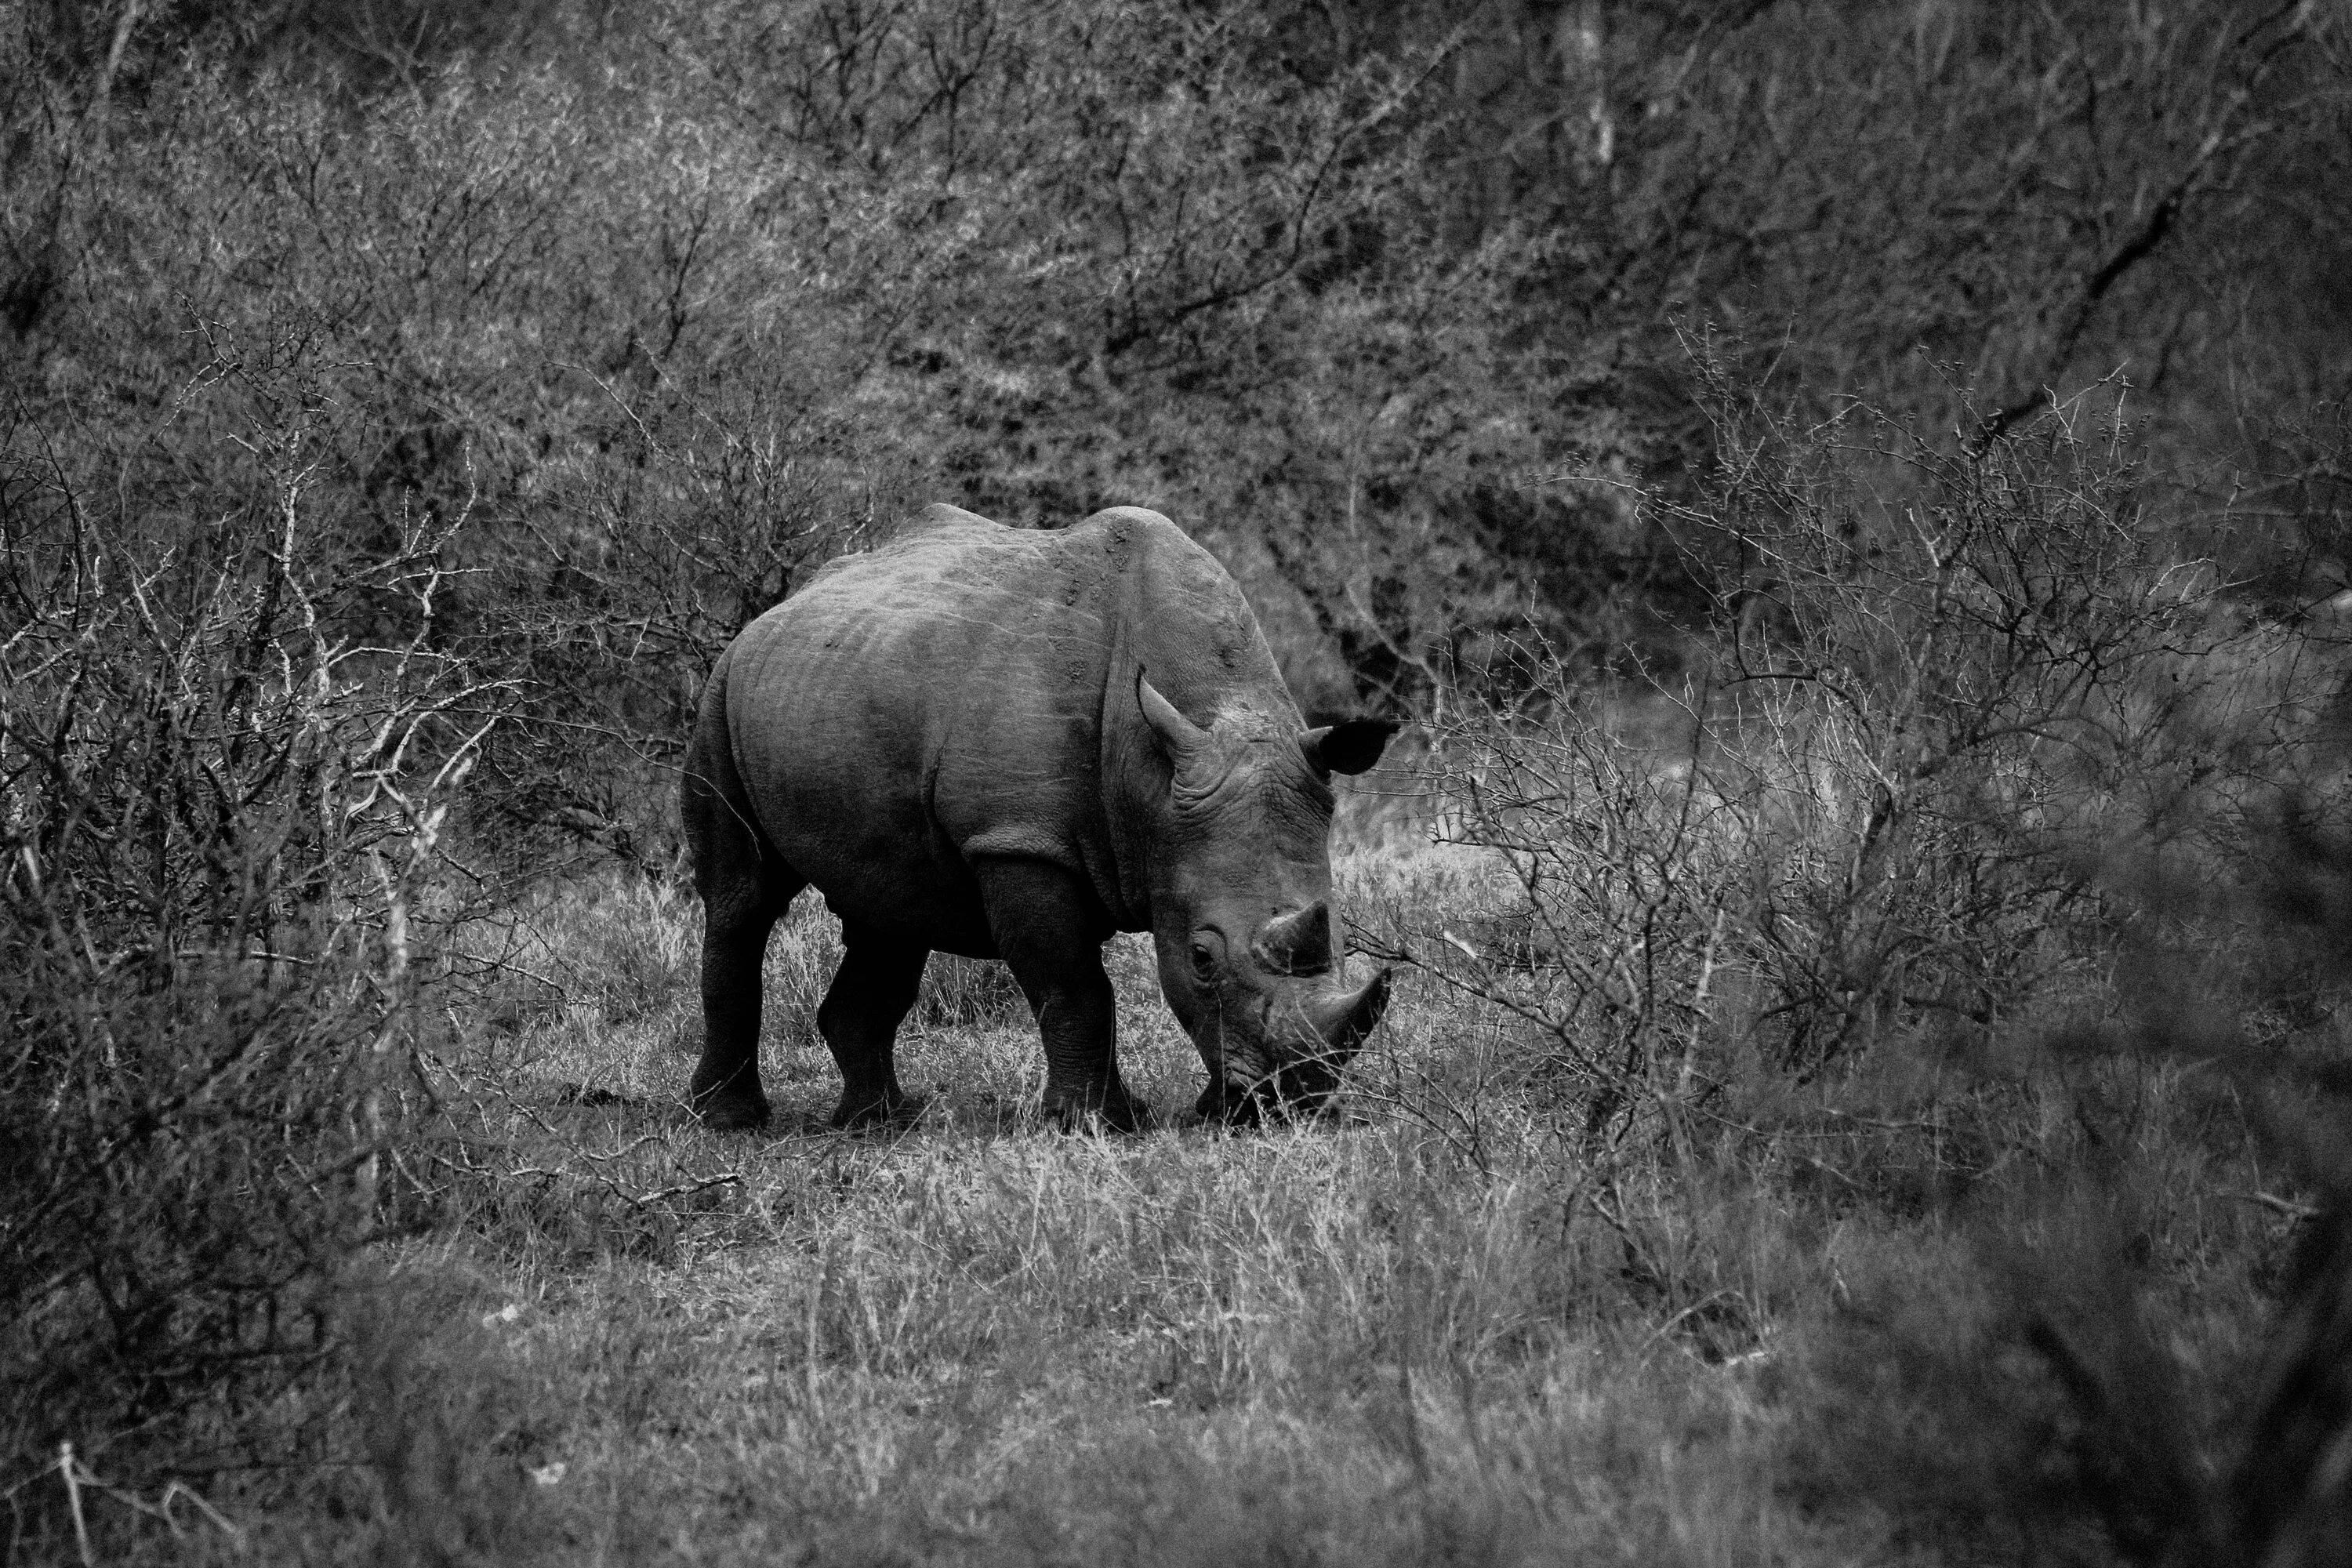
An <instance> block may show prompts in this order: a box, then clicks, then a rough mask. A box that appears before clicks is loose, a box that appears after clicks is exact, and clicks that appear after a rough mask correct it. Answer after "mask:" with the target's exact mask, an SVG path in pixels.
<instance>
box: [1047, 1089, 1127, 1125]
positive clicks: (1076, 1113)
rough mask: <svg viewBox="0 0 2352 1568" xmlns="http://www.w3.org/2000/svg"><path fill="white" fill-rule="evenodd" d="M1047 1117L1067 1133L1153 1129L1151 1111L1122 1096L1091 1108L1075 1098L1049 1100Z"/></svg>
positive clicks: (1091, 1105) (1092, 1104)
mask: <svg viewBox="0 0 2352 1568" xmlns="http://www.w3.org/2000/svg"><path fill="white" fill-rule="evenodd" d="M1045 1114H1046V1116H1047V1117H1048V1118H1049V1119H1050V1120H1051V1121H1053V1123H1054V1125H1055V1127H1057V1128H1059V1129H1060V1130H1061V1131H1064V1132H1143V1131H1150V1127H1151V1108H1150V1106H1148V1105H1146V1104H1144V1103H1143V1101H1141V1100H1129V1099H1127V1098H1126V1097H1125V1096H1121V1097H1120V1098H1118V1099H1117V1100H1097V1101H1095V1102H1093V1103H1091V1104H1089V1103H1087V1101H1085V1100H1079V1099H1078V1098H1076V1096H1071V1097H1068V1098H1066V1099H1056V1100H1049V1101H1047V1102H1046V1105H1045Z"/></svg>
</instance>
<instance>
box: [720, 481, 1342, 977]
mask: <svg viewBox="0 0 2352 1568" xmlns="http://www.w3.org/2000/svg"><path fill="white" fill-rule="evenodd" d="M727 665H728V668H727V676H726V679H727V688H726V721H727V725H728V739H729V745H730V751H731V753H732V755H733V759H734V762H735V766H736V771H737V773H738V774H739V776H740V778H741V780H742V782H743V784H744V787H745V790H746V792H747V795H748V796H749V799H750V801H751V806H752V810H753V812H754V813H755V815H756V816H758V817H759V819H760V825H761V828H762V829H763V831H764V832H765V833H766V834H767V836H768V837H769V838H770V839H771V840H772V842H773V843H774V845H775V846H776V847H777V849H778V851H779V852H780V853H781V854H782V856H783V858H785V860H786V861H788V862H789V863H791V865H792V866H793V868H795V869H796V870H798V871H799V872H800V873H801V875H803V876H804V877H806V878H807V879H809V880H810V881H811V882H813V883H814V884H815V885H816V887H817V888H818V889H820V890H821V891H822V892H823V893H824V895H825V898H826V900H827V902H828V903H829V904H831V905H832V907H833V908H834V909H835V910H836V911H837V912H839V913H841V914H842V915H843V916H844V917H845V918H848V919H855V920H858V921H865V922H867V923H870V924H874V925H876V926H877V927H879V928H881V929H884V930H887V931H893V932H894V933H896V934H899V935H902V936H905V937H908V938H911V939H914V940H919V941H922V942H927V943H929V945H931V946H934V947H939V948H944V949H947V950H949V951H953V952H977V953H982V954H983V955H984V954H986V953H987V952H990V951H991V946H990V943H989V941H988V937H987V932H986V926H985V921H984V920H983V919H982V915H981V911H980V907H979V895H978V885H977V883H976V881H975V880H974V879H973V878H972V875H971V869H970V862H971V860H972V859H974V858H980V857H983V856H992V855H1002V856H1020V857H1026V858H1037V859H1044V860H1047V861H1051V862H1053V863H1055V864H1058V865H1061V866H1063V867H1065V868H1067V869H1069V870H1071V871H1073V872H1075V873H1078V874H1079V875H1081V876H1083V877H1084V878H1085V879H1086V880H1087V882H1088V883H1089V884H1090V885H1091V886H1092V887H1093V888H1094V889H1095V890H1096V892H1097V897H1098V898H1099V900H1101V902H1102V905H1103V912H1104V914H1105V916H1106V918H1107V919H1108V921H1109V922H1110V923H1112V924H1115V925H1117V926H1119V927H1121V928H1124V929H1130V930H1136V929H1142V928H1143V927H1144V926H1145V925H1147V924H1148V922H1149V919H1150V910H1149V907H1148V900H1147V899H1146V896H1145V889H1144V867H1143V865H1142V860H1141V853H1140V847H1139V842H1138V840H1139V838H1140V837H1142V836H1144V835H1145V834H1147V833H1148V831H1149V823H1148V822H1147V821H1145V820H1144V819H1143V818H1144V816H1146V815H1148V812H1149V809H1150V801H1151V800H1152V799H1153V798H1154V797H1155V792H1156V794H1157V795H1164V793H1165V789H1166V772H1165V764H1164V763H1160V761H1159V759H1158V758H1157V755H1156V753H1155V752H1153V751H1152V750H1151V747H1150V737H1149V735H1148V733H1147V732H1145V731H1144V727H1143V725H1142V722H1141V718H1140V714H1139V712H1137V711H1136V710H1135V700H1134V696H1133V692H1132V685H1133V681H1134V672H1135V670H1136V668H1138V667H1139V666H1140V667H1141V668H1144V669H1145V670H1147V671H1148V672H1149V673H1150V679H1151V680H1152V682H1153V684H1154V685H1155V686H1156V687H1158V688H1159V689H1160V690H1161V692H1162V693H1163V694H1164V695H1166V696H1167V697H1169V699H1170V700H1171V701H1174V702H1175V703H1176V704H1177V705H1178V706H1179V707H1180V708H1181V709H1182V710H1184V711H1186V712H1187V713H1188V714H1190V715H1191V716H1192V717H1193V718H1194V719H1195V720H1196V721H1202V722H1205V721H1208V719H1209V718H1210V717H1211V716H1212V715H1213V714H1214V713H1215V712H1217V711H1218V710H1220V709H1221V708H1226V707H1231V706H1233V705H1234V703H1235V702H1237V701H1239V702H1244V703H1247V704H1249V705H1252V706H1266V705H1269V704H1272V705H1274V706H1276V708H1277V709H1278V710H1287V711H1288V713H1289V714H1290V715H1291V721H1293V722H1295V721H1296V708H1295V707H1294V706H1293V705H1291V703H1290V700H1289V697H1288V693H1287V691H1286V690H1285V689H1283V687H1282V683H1281V679H1280V677H1279V675H1278V674H1276V672H1275V667H1274V662H1273V658H1272V655H1271V653H1270V652H1269V651H1268V650H1267V649H1266V647H1265V639H1264V637H1262V636H1261V635H1260V634H1259V632H1258V628H1257V625H1256V622H1255V618H1254V617H1253V616H1251V615H1250V613H1249V609H1248V606H1247V605H1246V604H1245V603H1244V601H1243V599H1242V597H1241V595H1240V592H1239V590H1238V589H1237V588H1236V587H1235V586H1234V583H1233V581H1232V579H1231V578H1230V577H1229V576H1227V575H1226V574H1225V573H1224V572H1223V568H1221V567H1220V566H1218V565H1217V563H1216V562H1215V560H1214V559H1213V557H1211V556H1210V555H1208V553H1207V552H1205V551H1202V549H1201V548H1200V547H1199V546H1197V545H1195V544H1194V543H1192V541H1190V540H1189V539H1187V538H1185V537H1184V535H1183V534H1182V533H1181V531H1178V530H1177V529H1176V528H1175V526H1174V525H1173V524H1171V523H1170V522H1169V521H1167V520H1166V519H1164V518H1160V517H1159V516H1158V515H1157V514H1155V513H1150V512H1141V511H1137V510H1129V509H1121V510H1117V511H1113V512H1106V513H1100V514H1097V516H1096V517H1094V518H1091V519H1089V520H1087V521H1086V522H1084V523H1082V524H1079V525H1078V526H1076V527H1075V528H1071V529H1067V530H1064V531H1055V532H1033V531H1022V530H1015V529H1009V528H1004V527H1002V526H1000V525H998V524H995V523H992V522H988V521H985V520H982V519H978V518H974V517H971V515H970V514H968V513H956V512H952V511H951V510H950V509H947V508H935V509H933V510H932V511H931V512H929V513H927V514H926V516H925V518H924V520H923V521H922V522H921V523H920V524H919V525H918V526H917V527H915V528H913V529H910V530H909V531H908V532H907V533H906V534H904V535H902V536H901V537H900V538H899V539H898V540H896V541H894V542H891V543H889V544H887V545H886V546H884V547H883V548H881V549H878V550H876V551H873V552H869V553H866V554H864V555H858V556H852V557H847V558H845V559H844V560H842V561H839V562H836V563H834V564H833V565H831V566H829V567H828V568H827V569H826V570H824V572H822V573H819V574H817V575H816V576H815V577H814V578H812V579H811V580H810V581H809V582H808V584H806V585H805V586H804V587H803V589H802V590H801V591H800V592H799V593H798V594H796V595H793V597H792V598H790V599H788V600H786V601H785V602H784V603H783V604H782V605H778V606H776V607H775V608H774V609H772V610H770V611H769V612H768V613H767V614H766V615H764V616H761V617H760V619H759V620H757V621H755V622H754V623H752V625H751V626H750V627H749V628H747V629H746V630H745V631H744V633H743V634H742V636H741V637H740V638H739V639H738V640H737V642H736V644H735V646H734V647H732V648H731V649H730V651H729V653H728V655H727ZM1107 714H1108V716H1109V717H1108V721H1106V715H1107Z"/></svg>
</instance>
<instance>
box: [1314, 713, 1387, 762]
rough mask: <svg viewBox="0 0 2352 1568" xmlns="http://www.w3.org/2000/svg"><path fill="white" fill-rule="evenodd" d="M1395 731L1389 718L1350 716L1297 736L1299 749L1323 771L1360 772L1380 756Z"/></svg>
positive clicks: (1378, 759)
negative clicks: (1344, 720)
mask: <svg viewBox="0 0 2352 1568" xmlns="http://www.w3.org/2000/svg"><path fill="white" fill-rule="evenodd" d="M1396 732H1397V727H1396V725H1395V723H1393V722H1392V721H1390V720H1387V719H1350V720H1349V721H1347V722H1346V723H1344V724H1327V725H1325V726H1324V727H1323V728H1322V729H1320V730H1309V731H1307V732H1306V733H1305V734H1303V735H1301V736H1299V737H1298V749H1299V750H1300V751H1302V752H1306V753H1307V761H1308V762H1310V763H1313V764H1315V766H1316V768H1317V769H1318V770H1319V771H1320V772H1323V773H1362V772H1363V771H1364V770H1365V769H1367V768H1369V767H1370V766H1371V765H1372V764H1373V763H1377V762H1379V761H1380V760H1381V750H1382V749H1383V748H1385V747H1386V746H1387V745H1388V743H1389V737H1390V736H1391V735H1393V734H1395V733H1396Z"/></svg>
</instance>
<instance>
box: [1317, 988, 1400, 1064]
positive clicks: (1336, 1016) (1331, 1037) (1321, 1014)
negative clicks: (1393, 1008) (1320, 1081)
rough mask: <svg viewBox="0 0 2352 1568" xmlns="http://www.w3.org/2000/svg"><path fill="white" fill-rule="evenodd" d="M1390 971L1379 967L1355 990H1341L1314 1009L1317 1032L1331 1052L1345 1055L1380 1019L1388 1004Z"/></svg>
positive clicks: (1359, 1042)
mask: <svg viewBox="0 0 2352 1568" xmlns="http://www.w3.org/2000/svg"><path fill="white" fill-rule="evenodd" d="M1389 975H1390V971H1388V970H1386V969H1381V970H1377V971H1375V972H1374V973H1373V974H1372V977H1371V978H1370V980H1367V981H1365V982H1364V984H1362V985H1361V986H1360V987H1359V988H1357V989H1356V990H1355V991H1354V992H1352V993H1350V992H1346V991H1342V992H1340V993H1339V994H1337V995H1335V996H1333V997H1331V998H1330V999H1329V1000H1328V1001H1327V1002H1325V1003H1324V1004H1323V1005H1320V1006H1318V1007H1316V1008H1315V1009H1314V1012H1313V1015H1312V1016H1313V1017H1314V1020H1315V1032H1316V1033H1317V1034H1318V1035H1320V1036H1322V1037H1323V1040H1324V1044H1325V1049H1326V1050H1327V1051H1328V1053H1329V1054H1330V1055H1332V1056H1335V1057H1339V1058H1345V1057H1346V1056H1348V1055H1349V1053H1350V1052H1352V1051H1354V1050H1355V1048H1356V1047H1358V1046H1360V1045H1362V1044H1363V1043H1364V1037H1365V1036H1367V1035H1369V1034H1370V1033H1371V1032H1372V1030H1373V1028H1374V1027H1375V1026H1377V1025H1378V1024H1379V1023H1380V1021H1381V1014H1383V1013H1385V1012H1387V1011H1388V1007H1389Z"/></svg>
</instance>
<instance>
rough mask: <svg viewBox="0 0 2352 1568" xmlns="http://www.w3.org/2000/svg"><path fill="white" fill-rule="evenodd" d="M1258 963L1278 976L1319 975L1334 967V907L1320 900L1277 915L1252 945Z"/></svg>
mask: <svg viewBox="0 0 2352 1568" xmlns="http://www.w3.org/2000/svg"><path fill="white" fill-rule="evenodd" d="M1250 951H1251V952H1252V954H1253V955H1254V956H1255V958H1256V959H1257V961H1258V962H1259V963H1262V964H1264V965H1265V967H1266V968H1268V969H1270V970H1272V971H1273V972H1274V973H1276V974H1320V973H1323V972H1324V971H1325V970H1328V969H1329V968H1330V967H1331V906H1330V905H1329V904H1328V903H1326V902H1325V901H1324V900H1321V899H1318V900H1315V901H1314V902H1313V903H1311V904H1309V905H1307V907H1306V908H1305V909H1303V910H1291V911H1290V913H1288V914H1286V915H1276V916H1275V917H1274V918H1273V919H1272V920H1270V921H1266V922H1265V925H1263V926H1261V927H1259V928H1258V933H1257V936H1256V938H1255V940H1254V941H1253V942H1251V943H1250Z"/></svg>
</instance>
